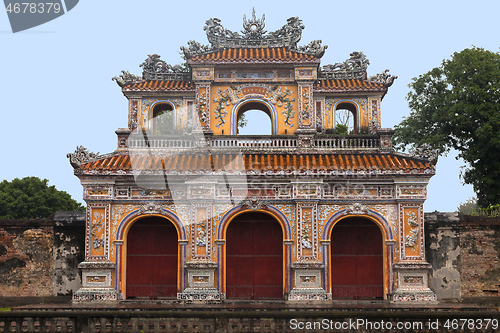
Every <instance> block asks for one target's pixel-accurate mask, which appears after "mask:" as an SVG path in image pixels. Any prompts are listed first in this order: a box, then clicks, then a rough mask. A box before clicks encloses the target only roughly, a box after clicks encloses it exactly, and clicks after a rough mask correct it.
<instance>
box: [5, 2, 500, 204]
mask: <svg viewBox="0 0 500 333" xmlns="http://www.w3.org/2000/svg"><path fill="white" fill-rule="evenodd" d="M252 7H255V10H256V14H257V16H258V17H261V15H262V14H263V13H264V14H265V15H266V29H267V30H268V31H274V30H277V29H279V28H280V27H281V26H282V25H283V24H285V22H286V19H287V18H289V17H291V16H299V18H300V19H302V22H303V24H304V25H305V27H306V28H305V30H304V31H303V34H302V40H301V42H300V43H299V45H305V44H308V43H309V42H310V41H311V40H314V39H321V40H322V41H323V44H326V45H328V46H329V47H328V50H327V52H326V54H325V55H324V57H323V59H322V64H323V65H326V64H329V63H336V62H342V61H344V60H345V59H347V58H348V57H349V53H350V52H352V51H363V52H364V53H365V55H366V56H367V57H368V59H369V60H370V63H371V65H370V66H369V67H368V75H373V74H377V73H380V72H382V71H383V70H385V69H386V68H389V69H390V73H391V74H393V75H397V76H398V77H399V78H398V79H397V80H396V81H395V83H394V85H393V86H392V87H391V88H390V89H389V93H388V94H387V95H386V97H385V98H384V100H383V102H382V106H381V107H382V108H381V111H382V126H383V127H393V126H394V125H396V124H398V123H399V122H400V121H401V119H402V117H404V116H407V115H408V114H409V109H408V105H407V102H406V100H405V97H406V94H407V93H408V83H409V82H410V80H411V78H413V77H416V76H418V75H420V74H423V73H425V72H427V71H429V70H430V69H432V68H433V67H436V66H438V65H439V64H440V63H441V61H442V60H443V59H444V58H449V57H450V55H451V54H453V52H456V51H460V50H462V49H464V48H467V47H471V46H472V45H474V46H477V47H483V48H485V49H489V50H492V51H494V52H498V51H499V49H498V48H499V46H500V43H499V36H498V31H499V27H498V18H497V16H498V13H499V12H500V2H499V1H497V0H492V1H481V0H479V1H474V2H471V1H414V2H409V1H382V0H380V1H361V0H360V1H314V2H311V1H300V2H298V1H291V2H289V3H288V5H285V4H284V2H275V1H252V2H245V3H244V5H242V4H241V3H238V5H236V3H235V2H234V1H217V2H214V1H189V2H181V1H159V0H144V1H117V0H106V1H96V0H81V1H80V3H79V4H78V5H77V6H76V7H75V8H74V9H73V10H71V11H70V12H68V13H67V14H65V15H63V16H61V17H59V18H57V19H55V20H53V21H51V22H48V23H46V24H43V25H41V26H38V27H35V28H33V29H30V30H27V31H24V32H19V33H16V34H13V33H12V32H11V29H10V25H9V21H8V18H7V13H6V12H3V13H0V40H1V44H0V45H1V46H0V47H1V52H0V76H1V83H0V88H1V89H0V97H1V101H2V103H1V106H0V110H1V111H0V112H1V116H2V122H1V124H2V125H3V126H2V127H3V130H2V131H1V134H0V135H1V142H2V144H1V145H0V154H1V156H2V157H1V159H0V161H1V163H0V180H1V179H7V180H12V179H13V178H16V177H18V178H22V177H25V176H38V177H40V178H47V179H49V181H50V184H51V185H55V186H56V187H57V188H58V189H60V190H64V191H67V192H68V193H70V194H71V195H72V197H73V198H75V199H77V200H79V201H82V187H81V185H80V184H79V180H78V178H76V177H75V176H74V175H73V170H72V167H71V166H70V164H69V162H68V160H67V158H66V154H67V153H70V152H73V151H74V150H75V148H76V146H78V145H83V146H85V147H87V148H89V149H90V150H91V151H94V152H100V153H109V152H112V151H113V150H114V149H116V142H117V139H116V134H115V130H116V129H118V128H121V127H126V126H127V100H126V98H125V97H124V96H123V95H122V93H121V91H120V88H119V87H118V85H117V84H116V83H115V82H113V81H111V78H112V77H113V76H116V75H119V74H120V71H121V70H128V71H130V72H131V73H134V74H138V75H139V74H141V68H140V67H139V64H141V63H142V62H143V61H144V59H145V58H146V57H147V55H148V54H153V53H158V54H160V55H161V56H162V59H164V60H165V61H167V62H169V63H171V64H177V63H179V62H181V58H180V56H179V47H180V46H181V45H187V41H188V40H193V39H194V40H196V41H198V42H201V43H203V44H207V43H208V42H207V40H206V36H205V32H204V31H203V26H204V24H205V21H206V20H207V19H208V18H210V17H218V18H220V19H221V20H222V24H223V26H224V27H226V28H228V29H230V30H233V31H239V30H241V28H242V18H243V14H246V15H247V17H249V16H251V13H252ZM454 156H455V154H449V155H448V156H447V157H441V158H440V160H439V162H438V165H437V175H436V176H434V177H433V178H432V179H431V181H430V184H429V187H428V199H427V201H426V203H425V207H424V208H425V211H434V210H439V211H454V210H455V209H456V207H457V205H458V204H459V203H460V202H464V201H465V200H466V199H467V198H469V197H471V196H473V195H474V193H473V191H472V188H471V186H463V185H462V184H461V182H460V180H459V172H460V167H461V165H463V163H462V162H461V161H456V160H455V158H454Z"/></svg>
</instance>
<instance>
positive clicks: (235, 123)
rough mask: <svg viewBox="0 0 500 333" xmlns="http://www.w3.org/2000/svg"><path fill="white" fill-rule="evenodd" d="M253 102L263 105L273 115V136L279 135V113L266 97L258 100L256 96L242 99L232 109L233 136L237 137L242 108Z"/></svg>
mask: <svg viewBox="0 0 500 333" xmlns="http://www.w3.org/2000/svg"><path fill="white" fill-rule="evenodd" d="M252 102H256V103H262V104H264V105H265V106H266V107H267V108H268V110H269V112H270V113H271V135H276V134H278V111H276V108H275V107H274V105H273V104H272V103H271V102H269V101H267V100H266V99H265V98H264V97H262V98H257V97H255V96H251V97H246V98H244V99H242V100H241V101H239V102H238V103H237V104H236V105H234V106H233V108H232V109H231V135H236V134H237V133H238V112H239V110H240V108H241V107H242V106H243V105H245V104H247V103H252Z"/></svg>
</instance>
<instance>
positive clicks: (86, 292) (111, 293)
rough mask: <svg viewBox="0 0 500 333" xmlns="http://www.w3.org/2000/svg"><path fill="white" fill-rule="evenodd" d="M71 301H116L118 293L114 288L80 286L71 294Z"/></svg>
mask: <svg viewBox="0 0 500 333" xmlns="http://www.w3.org/2000/svg"><path fill="white" fill-rule="evenodd" d="M71 301H72V302H73V303H82V302H92V303H100V302H115V301H118V293H117V292H116V290H114V289H100V288H80V289H78V290H77V291H76V292H75V293H74V294H73V299H72V300H71Z"/></svg>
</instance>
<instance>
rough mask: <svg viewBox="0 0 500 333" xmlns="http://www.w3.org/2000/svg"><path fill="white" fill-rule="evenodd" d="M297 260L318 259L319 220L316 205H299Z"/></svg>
mask: <svg viewBox="0 0 500 333" xmlns="http://www.w3.org/2000/svg"><path fill="white" fill-rule="evenodd" d="M297 211H298V221H297V247H298V253H297V259H298V260H317V259H318V220H317V217H316V215H317V205H316V204H314V203H309V204H308V203H300V204H297Z"/></svg>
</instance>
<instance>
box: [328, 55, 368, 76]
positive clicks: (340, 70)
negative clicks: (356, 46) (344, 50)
mask: <svg viewBox="0 0 500 333" xmlns="http://www.w3.org/2000/svg"><path fill="white" fill-rule="evenodd" d="M369 64H370V61H369V60H368V59H367V58H366V56H365V55H364V54H363V52H357V51H354V52H351V53H350V54H349V59H347V60H346V61H344V62H338V63H336V64H333V65H332V64H328V65H325V66H323V68H322V69H321V77H322V78H324V79H361V80H366V78H367V74H366V70H367V68H368V65H369Z"/></svg>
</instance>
